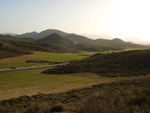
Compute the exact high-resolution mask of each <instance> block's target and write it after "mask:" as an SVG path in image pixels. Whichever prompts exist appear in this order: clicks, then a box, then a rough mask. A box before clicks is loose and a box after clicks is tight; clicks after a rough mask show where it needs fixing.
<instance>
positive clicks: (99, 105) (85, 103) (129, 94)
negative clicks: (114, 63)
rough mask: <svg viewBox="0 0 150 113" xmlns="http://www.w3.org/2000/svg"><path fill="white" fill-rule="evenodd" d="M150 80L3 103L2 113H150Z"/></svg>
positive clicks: (139, 78)
mask: <svg viewBox="0 0 150 113" xmlns="http://www.w3.org/2000/svg"><path fill="white" fill-rule="evenodd" d="M149 93H150V78H149V77H146V76H145V77H144V76H141V77H137V79H134V80H124V81H119V82H114V83H107V84H100V85H93V86H92V87H90V88H84V89H78V90H72V91H69V92H66V93H59V94H41V93H39V94H37V95H32V96H21V97H19V98H13V99H9V100H2V101H0V112H2V113H14V112H19V113H53V112H67V113H70V112H71V113H133V112H136V113H149V112H150V107H149V106H150V95H149Z"/></svg>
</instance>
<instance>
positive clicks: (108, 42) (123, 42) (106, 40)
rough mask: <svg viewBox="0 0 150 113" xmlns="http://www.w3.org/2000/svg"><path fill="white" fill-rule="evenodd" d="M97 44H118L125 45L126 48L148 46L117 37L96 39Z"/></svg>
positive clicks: (119, 45)
mask: <svg viewBox="0 0 150 113" xmlns="http://www.w3.org/2000/svg"><path fill="white" fill-rule="evenodd" d="M95 44H99V45H105V46H106V45H107V46H118V47H125V48H147V47H146V46H143V45H139V44H133V43H129V42H125V41H123V40H121V39H119V38H115V39H112V40H108V39H96V40H95Z"/></svg>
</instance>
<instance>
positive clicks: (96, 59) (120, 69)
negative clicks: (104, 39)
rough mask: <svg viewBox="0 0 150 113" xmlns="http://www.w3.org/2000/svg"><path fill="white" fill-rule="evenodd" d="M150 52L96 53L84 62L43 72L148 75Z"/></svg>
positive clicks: (149, 70) (149, 71)
mask: <svg viewBox="0 0 150 113" xmlns="http://www.w3.org/2000/svg"><path fill="white" fill-rule="evenodd" d="M149 58H150V50H136V51H126V52H118V53H112V54H100V53H97V54H95V55H93V56H91V57H89V58H87V59H85V60H81V61H76V62H73V63H71V64H68V65H66V66H58V67H56V68H53V69H49V70H46V71H44V72H43V73H47V74H54V73H57V74H64V73H79V72H92V73H99V74H100V75H102V76H132V75H135V76H136V75H147V74H150V64H149V62H150V59H149Z"/></svg>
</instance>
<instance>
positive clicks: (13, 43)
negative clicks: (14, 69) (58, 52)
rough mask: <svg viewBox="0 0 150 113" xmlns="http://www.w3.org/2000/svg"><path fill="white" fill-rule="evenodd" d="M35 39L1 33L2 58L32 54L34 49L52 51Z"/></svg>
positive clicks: (0, 48)
mask: <svg viewBox="0 0 150 113" xmlns="http://www.w3.org/2000/svg"><path fill="white" fill-rule="evenodd" d="M32 41H33V39H25V38H22V39H19V38H16V37H13V36H10V35H6V36H4V35H0V59H2V58H8V57H15V56H20V55H24V54H31V53H32V51H51V49H49V48H46V47H43V46H41V45H39V44H35V43H33V42H32Z"/></svg>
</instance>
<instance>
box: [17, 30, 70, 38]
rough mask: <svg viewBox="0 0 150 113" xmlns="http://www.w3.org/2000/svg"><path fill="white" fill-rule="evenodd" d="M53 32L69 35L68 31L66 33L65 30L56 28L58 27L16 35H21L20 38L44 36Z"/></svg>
mask: <svg viewBox="0 0 150 113" xmlns="http://www.w3.org/2000/svg"><path fill="white" fill-rule="evenodd" d="M53 33H57V34H58V35H60V36H63V37H64V36H67V35H68V33H65V32H63V31H60V30H56V29H47V30H44V31H42V32H40V33H37V32H31V33H25V34H21V35H16V37H19V38H24V37H25V38H44V37H46V36H48V35H50V34H53Z"/></svg>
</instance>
